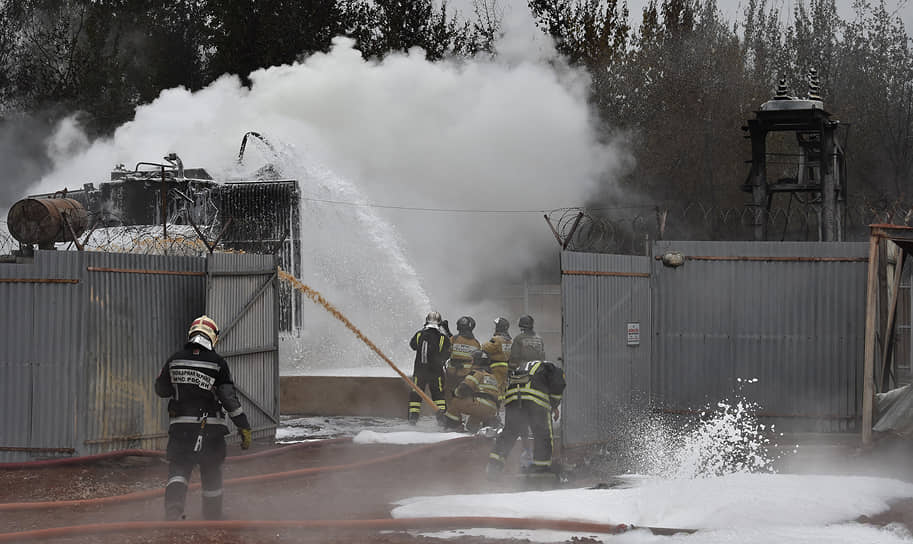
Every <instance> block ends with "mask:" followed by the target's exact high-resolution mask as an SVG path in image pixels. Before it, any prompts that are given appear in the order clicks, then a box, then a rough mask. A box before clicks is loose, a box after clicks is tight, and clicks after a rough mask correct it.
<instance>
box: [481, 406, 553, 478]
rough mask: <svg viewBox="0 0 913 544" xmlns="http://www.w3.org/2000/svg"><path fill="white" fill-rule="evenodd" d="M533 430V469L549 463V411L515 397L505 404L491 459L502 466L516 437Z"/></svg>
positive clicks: (546, 468)
mask: <svg viewBox="0 0 913 544" xmlns="http://www.w3.org/2000/svg"><path fill="white" fill-rule="evenodd" d="M529 431H532V433H533V465H532V466H533V469H534V470H536V469H538V470H548V469H549V468H550V467H551V466H552V440H553V436H552V411H551V410H550V409H548V408H545V407H543V406H541V405H539V404H536V403H535V402H533V401H531V400H515V401H513V402H511V403H510V404H508V405H507V406H506V407H505V408H504V429H503V430H502V431H501V434H499V435H498V439H497V440H496V441H495V447H494V449H493V450H492V452H491V455H490V456H489V457H490V460H491V461H492V462H494V463H496V464H499V465H500V467H502V468H503V467H504V463H505V462H506V461H507V457H508V456H509V455H510V450H511V449H513V447H514V444H515V443H516V442H517V438H518V437H520V436H525V435H526V433H527V432H529Z"/></svg>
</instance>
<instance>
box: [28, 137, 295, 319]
mask: <svg viewBox="0 0 913 544" xmlns="http://www.w3.org/2000/svg"><path fill="white" fill-rule="evenodd" d="M165 160H166V163H164V164H163V163H153V162H140V163H137V164H136V166H135V167H134V168H133V169H132V170H130V169H127V168H125V167H124V166H123V165H118V166H117V167H116V168H115V169H114V170H113V171H112V172H111V176H110V180H109V181H106V182H102V183H100V184H98V186H97V187H96V186H95V184H94V183H86V184H84V185H83V187H82V189H77V190H70V189H68V188H64V189H62V190H60V191H58V192H56V193H53V194H45V195H33V197H32V198H35V199H61V200H63V199H64V198H65V199H67V200H68V201H70V202H74V201H75V202H78V203H79V204H81V205H82V207H84V208H85V210H86V212H87V214H88V218H87V223H88V231H89V235H91V233H92V232H95V231H98V230H100V229H106V228H112V227H142V226H148V227H156V228H160V229H161V236H162V238H168V236H169V234H168V229H169V228H173V227H174V226H179V225H184V226H192V227H193V229H194V231H195V232H196V233H197V235H199V236H200V237H201V239H202V240H203V242H204V244H205V245H206V247H207V248H208V249H209V250H210V251H212V250H213V249H214V247H215V246H216V245H218V246H219V247H220V248H222V249H223V250H226V251H238V252H244V253H261V254H278V256H279V266H280V267H282V269H283V270H286V271H287V272H289V273H291V274H293V275H296V276H297V275H298V274H300V271H301V270H300V269H301V243H300V234H299V228H300V221H299V209H300V208H299V205H300V191H299V187H298V181H297V180H294V179H279V178H278V176H275V174H274V172H273V171H272V170H271V169H267V170H266V171H265V173H266V174H267V175H264V176H263V177H261V178H259V179H253V180H234V181H225V182H220V181H217V180H214V179H213V178H212V177H211V176H210V175H209V174H208V173H207V172H206V170H204V169H202V168H194V169H189V168H188V169H185V168H184V167H183V164H182V162H181V160H180V158H178V157H177V155H175V154H173V153H172V154H170V155H168V156H167V157H165ZM182 230H183V231H184V232H186V231H187V229H186V228H185V229H182ZM67 240H72V238H68V239H67ZM75 241H76V242H77V244H78V240H75ZM29 251H30V247H29V245H28V244H23V245H22V246H21V249H20V253H27V252H29ZM279 308H280V315H279V323H280V330H283V331H292V330H295V329H297V328H299V327H300V325H301V318H300V308H301V296H300V294H298V293H297V292H296V291H294V290H293V289H291V288H290V287H288V286H286V285H282V287H281V288H280V303H279Z"/></svg>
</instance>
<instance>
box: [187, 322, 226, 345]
mask: <svg viewBox="0 0 913 544" xmlns="http://www.w3.org/2000/svg"><path fill="white" fill-rule="evenodd" d="M196 335H203V336H205V337H206V338H208V339H209V342H210V343H211V344H213V345H214V344H215V343H216V340H218V339H219V327H218V326H217V325H216V322H215V321H214V320H213V319H212V318H211V317H209V316H208V315H201V316H200V317H198V318H196V319H194V320H193V323H191V324H190V330H189V331H187V338H188V339H191V340H192V339H193V337H194V336H196Z"/></svg>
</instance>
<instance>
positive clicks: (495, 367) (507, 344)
mask: <svg viewBox="0 0 913 544" xmlns="http://www.w3.org/2000/svg"><path fill="white" fill-rule="evenodd" d="M510 350H511V339H510V335H509V334H506V333H505V334H496V335H494V336H492V337H491V340H489V341H488V342H485V344H483V345H482V351H484V352H485V353H487V354H488V358H489V359H491V367H490V368H491V373H492V374H494V376H495V378H497V380H498V384H500V386H501V391H504V388H505V387H507V361H508V359H509V358H510Z"/></svg>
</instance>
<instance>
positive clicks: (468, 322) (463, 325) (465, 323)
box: [457, 315, 476, 332]
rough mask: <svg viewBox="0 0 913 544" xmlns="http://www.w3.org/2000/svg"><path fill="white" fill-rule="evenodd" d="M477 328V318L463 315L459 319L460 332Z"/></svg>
mask: <svg viewBox="0 0 913 544" xmlns="http://www.w3.org/2000/svg"><path fill="white" fill-rule="evenodd" d="M474 328H476V320H475V319H473V318H471V317H469V316H468V315H464V316H463V317H461V318H459V319H457V331H459V332H472V329H474Z"/></svg>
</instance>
